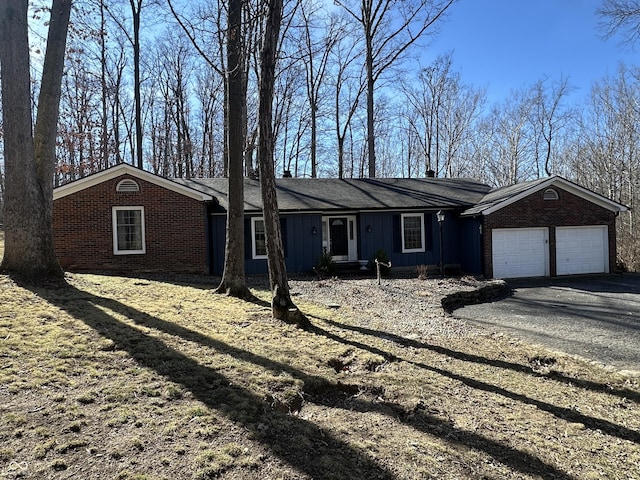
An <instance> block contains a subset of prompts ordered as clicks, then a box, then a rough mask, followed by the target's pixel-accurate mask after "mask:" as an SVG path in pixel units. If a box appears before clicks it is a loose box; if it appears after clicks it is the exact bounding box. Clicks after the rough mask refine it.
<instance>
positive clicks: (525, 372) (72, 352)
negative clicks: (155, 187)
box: [0, 274, 640, 480]
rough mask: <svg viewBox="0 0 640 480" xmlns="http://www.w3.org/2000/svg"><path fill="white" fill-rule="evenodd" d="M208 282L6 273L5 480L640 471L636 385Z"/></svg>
mask: <svg viewBox="0 0 640 480" xmlns="http://www.w3.org/2000/svg"><path fill="white" fill-rule="evenodd" d="M416 281H418V280H416ZM209 287H210V286H203V285H197V284H181V283H177V282H170V281H159V280H149V279H139V278H123V277H115V276H99V275H89V274H82V275H80V274H72V275H67V277H66V284H58V285H40V286H30V285H24V284H20V283H17V282H16V281H14V280H13V279H12V278H10V277H8V276H0V479H3V480H4V479H14V478H34V479H36V478H37V479H44V478H48V479H66V478H77V479H87V480H90V479H106V478H109V479H111V478H113V479H137V480H142V479H171V480H178V479H210V478H223V479H262V480H265V479H377V478H378V479H427V478H440V479H442V478H445V479H467V478H470V479H476V478H477V479H533V478H540V479H542V478H544V479H547V478H557V479H605V478H606V479H640V405H639V404H640V386H639V384H638V379H634V378H625V377H623V376H621V375H620V374H616V373H613V372H609V371H606V370H604V369H602V368H599V367H597V366H594V365H591V364H588V363H586V362H582V361H579V360H576V359H572V358H570V357H567V356H562V355H559V354H554V353H552V352H549V351H546V350H544V349H542V348H541V347H536V346H532V345H527V344H524V343H522V342H518V341H515V340H511V339H509V338H507V337H504V336H500V335H493V336H484V335H468V336H464V337H463V338H456V339H454V340H452V339H450V338H439V337H433V338H427V339H420V340H415V339H407V338H403V337H400V336H397V335H396V334H395V333H394V332H392V331H387V332H383V331H375V330H371V329H367V328H364V327H362V326H361V323H360V321H359V319H358V318H357V316H356V315H355V314H353V313H348V312H345V311H343V310H340V309H338V310H335V309H334V310H330V309H327V308H325V307H322V306H320V304H314V303H310V302H309V303H304V304H302V305H300V306H301V307H302V309H303V310H304V311H306V312H307V313H308V314H309V315H310V318H311V321H312V323H313V325H314V328H313V329H312V330H311V331H303V330H299V329H296V328H294V327H292V326H289V325H284V324H282V323H280V322H277V321H274V320H272V319H271V318H270V316H269V309H268V308H267V306H266V303H265V300H266V299H267V297H268V294H267V293H266V292H264V291H259V290H256V291H255V294H256V295H257V297H258V300H256V301H255V302H245V301H241V300H237V299H233V298H227V297H223V296H219V295H215V294H213V293H212V291H211V289H210V288H209Z"/></svg>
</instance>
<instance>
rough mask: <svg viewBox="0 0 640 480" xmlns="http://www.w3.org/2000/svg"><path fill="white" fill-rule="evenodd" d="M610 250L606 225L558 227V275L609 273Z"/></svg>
mask: <svg viewBox="0 0 640 480" xmlns="http://www.w3.org/2000/svg"><path fill="white" fill-rule="evenodd" d="M608 252H609V244H608V229H607V226H606V225H595V226H586V227H557V228H556V273H557V275H577V274H584V273H607V272H609V262H608V257H609V255H608Z"/></svg>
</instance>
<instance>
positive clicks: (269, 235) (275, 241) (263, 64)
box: [258, 0, 309, 327]
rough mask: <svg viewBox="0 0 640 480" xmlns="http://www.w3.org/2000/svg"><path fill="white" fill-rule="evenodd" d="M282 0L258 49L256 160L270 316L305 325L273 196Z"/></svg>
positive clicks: (274, 0) (275, 2) (274, 2)
mask: <svg viewBox="0 0 640 480" xmlns="http://www.w3.org/2000/svg"><path fill="white" fill-rule="evenodd" d="M282 8H283V7H282V0H271V1H270V2H269V7H268V14H267V20H266V22H265V27H264V38H263V43H262V48H261V50H260V82H259V87H258V101H259V106H258V128H259V130H260V134H259V135H258V159H259V162H260V186H261V189H262V211H263V216H264V227H265V234H266V244H267V245H266V246H267V263H268V265H269V284H270V286H271V294H272V298H271V311H272V315H273V318H276V319H279V320H283V321H285V322H287V323H295V324H297V325H299V326H301V327H308V326H309V320H308V319H307V318H306V317H305V316H304V315H303V314H302V313H301V312H300V310H298V308H297V307H296V306H295V305H294V304H293V302H292V301H291V295H290V293H289V281H288V279H287V268H286V265H285V260H284V247H283V245H282V232H281V228H280V215H279V213H278V200H277V198H276V179H275V172H274V167H273V150H274V139H273V124H272V106H273V90H274V82H275V68H276V49H277V45H278V38H279V35H280V24H281V22H282Z"/></svg>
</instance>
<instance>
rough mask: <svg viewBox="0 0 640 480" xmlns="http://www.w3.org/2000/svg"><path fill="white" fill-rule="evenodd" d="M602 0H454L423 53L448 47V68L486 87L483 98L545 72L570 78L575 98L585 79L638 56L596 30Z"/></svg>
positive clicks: (586, 85) (583, 91)
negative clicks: (452, 68) (435, 34)
mask: <svg viewBox="0 0 640 480" xmlns="http://www.w3.org/2000/svg"><path fill="white" fill-rule="evenodd" d="M600 5H601V0H459V1H458V2H457V3H456V4H454V5H453V7H452V8H451V11H450V13H449V16H448V18H447V20H446V21H445V23H443V24H442V25H441V31H440V33H439V34H438V36H437V37H435V38H434V39H433V40H432V42H431V43H430V45H429V46H428V47H427V49H426V52H425V56H424V60H425V61H427V62H429V61H430V60H431V59H432V58H433V57H434V56H435V55H437V54H440V53H445V52H447V51H453V66H454V70H456V71H459V72H460V73H461V75H462V80H463V81H464V82H465V83H468V84H472V85H475V86H486V87H488V97H489V101H490V102H491V103H493V102H494V101H500V100H502V99H504V98H505V97H506V96H508V94H509V92H510V91H511V90H514V89H520V88H524V87H527V86H529V85H530V84H532V83H534V82H535V81H537V80H539V79H541V78H543V77H545V76H547V77H549V78H550V79H559V78H560V76H561V75H564V76H566V77H568V78H569V83H570V84H572V85H573V86H575V87H577V88H576V90H575V91H574V93H573V95H572V97H573V98H574V99H575V100H578V99H580V98H582V97H584V96H585V95H587V94H588V93H589V90H590V87H591V84H592V83H593V82H594V81H595V80H599V79H601V78H603V77H604V76H606V75H607V74H612V75H614V74H615V73H616V70H617V66H618V64H619V62H621V61H622V62H624V63H626V64H628V65H631V64H640V61H638V60H640V48H637V47H640V45H639V46H636V51H633V49H632V48H631V47H629V46H622V45H620V43H619V39H615V38H613V39H608V40H604V39H603V38H602V32H601V31H600V30H599V29H598V22H599V20H600V19H599V17H598V16H597V15H596V9H597V8H598V7H599V6H600Z"/></svg>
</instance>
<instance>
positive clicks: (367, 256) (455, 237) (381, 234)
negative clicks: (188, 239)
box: [209, 211, 482, 275]
mask: <svg viewBox="0 0 640 480" xmlns="http://www.w3.org/2000/svg"><path fill="white" fill-rule="evenodd" d="M402 213H405V212H370V213H360V214H358V215H356V219H357V238H358V259H360V260H372V259H373V258H375V255H376V252H378V251H379V250H384V252H385V253H386V254H387V256H388V258H389V259H390V260H391V263H392V265H393V266H394V267H414V266H416V265H437V264H439V263H440V236H439V225H438V221H437V219H436V215H435V212H431V211H424V212H412V213H423V214H424V230H425V232H424V233H425V251H424V252H413V253H403V252H402V232H401V228H402V223H401V214H402ZM254 216H255V217H259V216H260V215H254ZM251 217H252V216H250V215H247V217H246V218H245V272H246V274H248V275H253V274H264V273H267V272H268V270H267V260H266V259H253V258H251V255H252V249H251V241H252V239H251ZM210 220H211V222H210V235H209V237H210V240H211V243H210V245H209V248H210V253H209V255H210V259H211V269H210V271H211V272H212V274H214V275H221V274H222V271H223V268H224V249H225V232H226V217H225V216H224V215H212V216H211V217H210ZM280 221H281V228H282V234H283V245H284V250H285V261H286V265H287V271H288V272H289V273H291V274H298V273H311V272H312V271H313V267H314V266H315V265H316V264H317V263H318V260H319V258H320V255H321V254H322V250H323V246H322V215H321V214H320V213H309V214H281V215H280ZM442 228H443V231H442V234H443V253H444V261H443V263H445V264H449V263H452V264H460V266H461V268H462V271H463V272H465V273H472V274H475V273H481V271H482V270H481V268H482V265H481V253H480V245H481V242H480V230H479V222H478V221H477V220H475V219H462V220H460V219H458V218H456V217H455V216H454V215H453V214H451V213H449V214H448V215H447V217H446V219H445V221H444V222H443V225H442Z"/></svg>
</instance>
